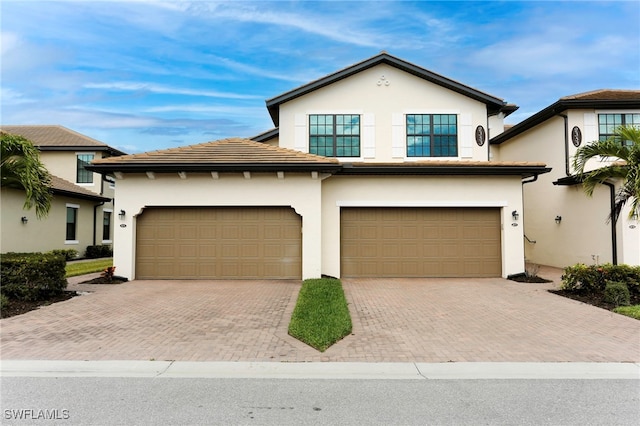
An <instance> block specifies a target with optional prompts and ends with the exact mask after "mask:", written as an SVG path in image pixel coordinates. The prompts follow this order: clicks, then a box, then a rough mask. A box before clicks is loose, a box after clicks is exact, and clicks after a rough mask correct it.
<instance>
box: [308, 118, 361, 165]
mask: <svg viewBox="0 0 640 426" xmlns="http://www.w3.org/2000/svg"><path fill="white" fill-rule="evenodd" d="M309 152H310V153H311V154H317V155H323V156H325V157H359V156H360V115H359V114H311V115H309Z"/></svg>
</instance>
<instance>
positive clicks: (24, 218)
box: [20, 216, 29, 224]
mask: <svg viewBox="0 0 640 426" xmlns="http://www.w3.org/2000/svg"><path fill="white" fill-rule="evenodd" d="M20 222H22V223H24V224H26V223H27V222H29V218H27V217H26V216H22V217H21V218H20Z"/></svg>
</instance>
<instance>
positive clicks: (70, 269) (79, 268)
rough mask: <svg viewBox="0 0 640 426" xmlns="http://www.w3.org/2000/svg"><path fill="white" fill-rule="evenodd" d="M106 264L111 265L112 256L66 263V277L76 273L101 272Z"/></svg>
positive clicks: (73, 275)
mask: <svg viewBox="0 0 640 426" xmlns="http://www.w3.org/2000/svg"><path fill="white" fill-rule="evenodd" d="M108 266H113V258H111V257H107V258H102V259H95V260H90V261H88V262H70V263H67V267H66V270H67V275H66V276H67V278H69V277H75V276H77V275H85V274H91V273H94V272H102V271H104V270H105V268H107V267H108Z"/></svg>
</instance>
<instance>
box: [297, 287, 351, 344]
mask: <svg viewBox="0 0 640 426" xmlns="http://www.w3.org/2000/svg"><path fill="white" fill-rule="evenodd" d="M349 333H351V316H350V314H349V308H348V307H347V300H346V298H345V296H344V291H343V290H342V283H341V282H340V280H337V279H329V278H319V279H311V280H305V281H304V282H303V283H302V288H301V289H300V294H299V295H298V300H297V302H296V307H295V308H294V310H293V314H292V315H291V322H290V323H289V334H290V335H291V336H293V337H295V338H296V339H298V340H300V341H302V342H304V343H306V344H308V345H309V346H312V347H314V348H316V349H318V350H319V351H321V352H324V351H325V350H326V349H327V348H328V347H329V346H331V345H333V344H334V343H336V342H337V341H338V340H340V339H342V338H343V337H344V336H346V335H348V334H349Z"/></svg>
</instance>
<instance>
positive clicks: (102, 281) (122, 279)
mask: <svg viewBox="0 0 640 426" xmlns="http://www.w3.org/2000/svg"><path fill="white" fill-rule="evenodd" d="M127 281H129V279H128V278H125V277H119V276H117V275H114V276H113V278H111V279H109V278H105V277H97V278H94V279H92V280H87V281H82V282H81V283H80V284H122V283H126V282H127Z"/></svg>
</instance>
